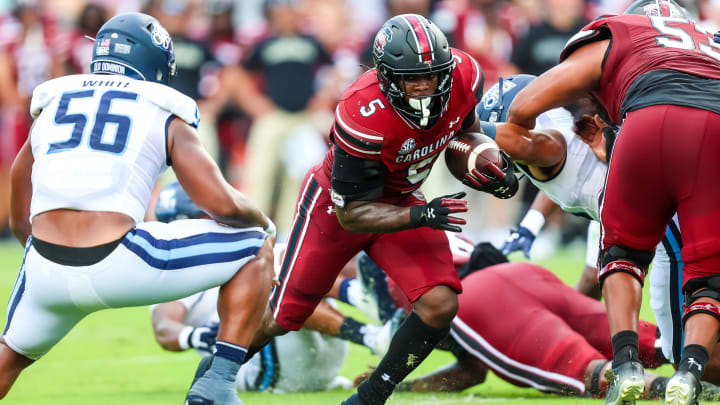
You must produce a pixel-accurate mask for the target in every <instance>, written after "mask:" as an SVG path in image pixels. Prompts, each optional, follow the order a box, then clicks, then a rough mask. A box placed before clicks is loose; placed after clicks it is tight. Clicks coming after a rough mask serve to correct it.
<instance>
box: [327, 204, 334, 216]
mask: <svg viewBox="0 0 720 405" xmlns="http://www.w3.org/2000/svg"><path fill="white" fill-rule="evenodd" d="M327 213H328V215H332V214H334V213H335V208H334V207H333V206H332V205H328V209H327Z"/></svg>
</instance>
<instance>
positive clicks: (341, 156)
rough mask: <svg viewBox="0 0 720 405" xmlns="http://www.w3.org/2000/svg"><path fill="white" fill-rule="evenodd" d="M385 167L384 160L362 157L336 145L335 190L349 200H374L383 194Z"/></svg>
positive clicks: (333, 182)
mask: <svg viewBox="0 0 720 405" xmlns="http://www.w3.org/2000/svg"><path fill="white" fill-rule="evenodd" d="M384 184H385V167H384V166H383V164H382V162H379V161H375V160H369V159H361V158H358V157H355V156H351V155H349V154H348V153H347V152H345V151H344V150H342V149H341V148H338V147H335V159H334V160H333V170H332V188H333V192H334V193H335V194H337V195H339V196H341V197H342V198H343V200H344V201H345V202H348V201H373V200H377V199H378V198H380V196H382V192H383V186H384Z"/></svg>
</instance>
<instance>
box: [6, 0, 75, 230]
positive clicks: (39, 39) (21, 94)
mask: <svg viewBox="0 0 720 405" xmlns="http://www.w3.org/2000/svg"><path fill="white" fill-rule="evenodd" d="M64 48H65V47H64V45H63V43H62V38H61V36H60V35H59V32H58V27H57V24H56V20H55V18H53V17H52V16H50V15H48V14H46V13H45V11H44V8H43V2H41V1H30V0H24V1H18V2H16V3H15V5H14V7H13V9H12V13H11V14H10V15H6V16H3V17H2V18H1V19H0V233H2V232H3V230H4V229H5V228H6V226H7V222H8V212H9V198H8V196H9V195H10V182H9V172H10V165H11V164H12V162H13V159H14V158H15V154H16V153H17V152H18V150H20V147H21V146H22V144H23V143H24V142H25V139H26V138H27V135H28V131H29V130H30V125H31V123H32V121H31V119H30V97H31V96H32V91H33V89H34V88H35V86H37V85H38V84H40V83H42V82H44V81H46V80H48V79H51V78H53V77H58V76H61V75H62V74H63V73H64V71H63V55H62V50H63V49H64Z"/></svg>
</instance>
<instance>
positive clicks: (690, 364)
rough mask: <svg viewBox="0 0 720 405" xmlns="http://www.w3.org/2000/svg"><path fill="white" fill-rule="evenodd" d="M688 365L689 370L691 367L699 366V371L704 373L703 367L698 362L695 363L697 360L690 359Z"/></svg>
mask: <svg viewBox="0 0 720 405" xmlns="http://www.w3.org/2000/svg"><path fill="white" fill-rule="evenodd" d="M688 364H689V366H688V368H690V367H692V366H697V368H698V371H700V372H702V365H700V363H698V362H697V361H695V359H694V358H693V357H690V358H689V359H688Z"/></svg>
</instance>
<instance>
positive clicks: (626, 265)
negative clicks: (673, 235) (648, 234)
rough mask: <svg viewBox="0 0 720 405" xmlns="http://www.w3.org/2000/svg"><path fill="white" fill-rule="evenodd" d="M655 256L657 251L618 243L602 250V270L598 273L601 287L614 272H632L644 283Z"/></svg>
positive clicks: (631, 273) (641, 283) (632, 274)
mask: <svg viewBox="0 0 720 405" xmlns="http://www.w3.org/2000/svg"><path fill="white" fill-rule="evenodd" d="M653 257H655V251H652V250H636V249H630V248H627V247H624V246H618V245H614V246H611V247H609V248H607V249H603V250H602V251H601V252H600V271H598V275H597V277H598V282H599V283H600V288H602V284H603V281H604V280H605V278H606V277H607V276H609V275H610V274H613V273H627V274H630V275H631V276H633V277H635V278H636V279H637V280H638V281H639V282H640V285H644V284H645V276H646V275H647V271H648V267H650V262H652V259H653Z"/></svg>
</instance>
